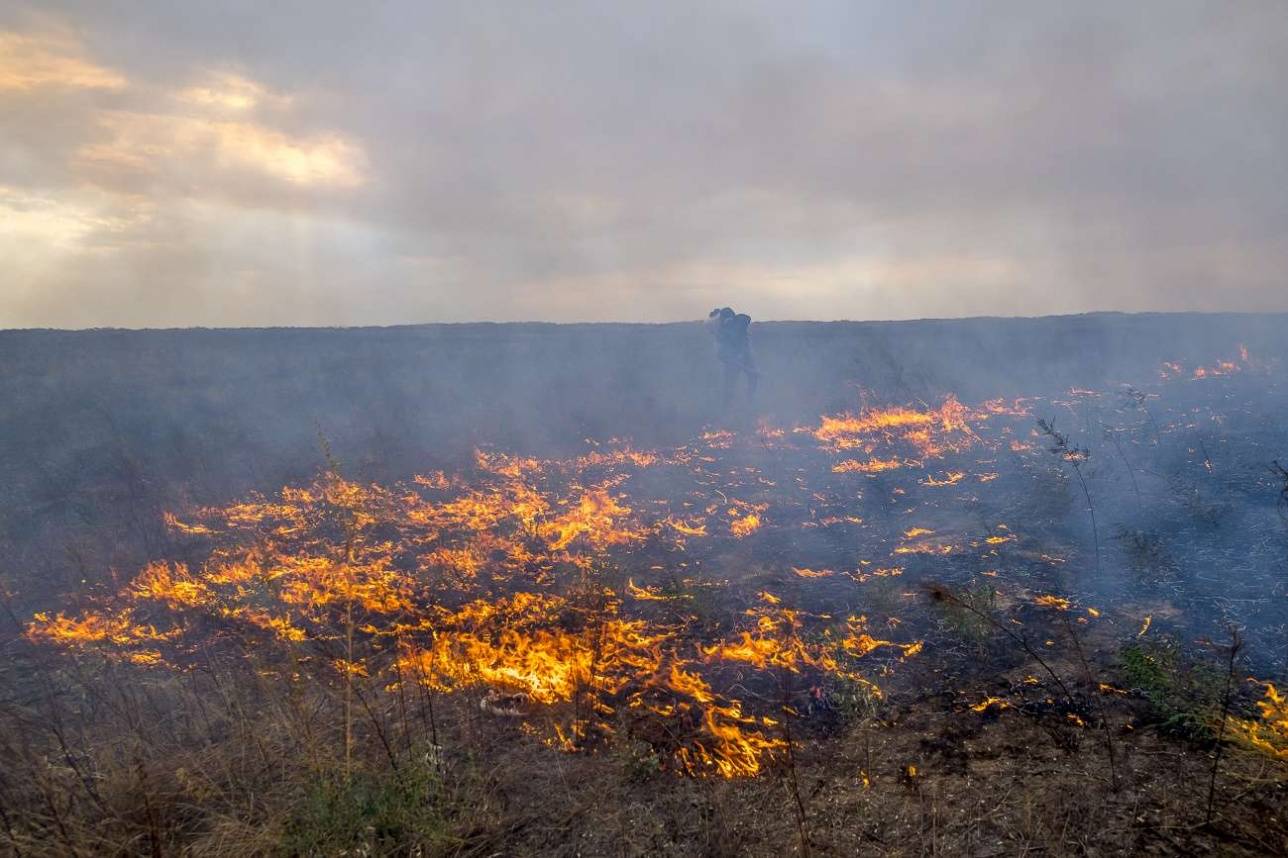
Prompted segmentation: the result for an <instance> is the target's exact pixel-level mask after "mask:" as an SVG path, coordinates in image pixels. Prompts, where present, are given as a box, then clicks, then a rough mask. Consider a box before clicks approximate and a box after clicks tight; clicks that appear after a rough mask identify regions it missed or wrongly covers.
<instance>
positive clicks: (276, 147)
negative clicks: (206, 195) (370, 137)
mask: <svg viewBox="0 0 1288 858" xmlns="http://www.w3.org/2000/svg"><path fill="white" fill-rule="evenodd" d="M98 124H99V127H100V129H101V131H102V132H103V133H104V134H105V136H106V137H107V139H106V140H105V141H103V142H96V143H90V144H87V145H85V146H83V147H81V149H80V151H79V152H78V154H77V166H78V167H79V168H80V169H83V170H86V171H89V172H90V173H95V172H98V173H100V174H101V173H102V172H104V171H107V172H121V171H124V172H131V173H138V174H156V173H162V172H173V171H176V170H186V171H189V172H194V173H202V172H208V171H211V170H212V169H213V171H214V172H216V173H220V172H225V173H227V172H249V173H257V174H260V175H263V176H267V177H270V178H273V179H277V180H279V181H282V182H286V183H289V184H291V185H299V186H309V187H324V188H353V187H357V186H359V185H361V184H362V183H363V176H364V171H365V160H366V158H365V154H364V152H363V150H362V147H361V146H359V145H358V144H356V143H354V142H352V141H350V140H348V139H346V138H344V137H342V136H340V135H338V134H330V133H328V134H317V135H312V136H308V137H292V136H290V135H288V134H285V133H283V132H281V131H276V130H274V129H271V128H267V127H264V126H262V125H258V124H255V123H252V122H239V121H232V120H211V119H207V118H204V117H202V116H187V115H180V114H161V113H137V112H132V111H104V112H103V113H101V114H100V115H99V117H98Z"/></svg>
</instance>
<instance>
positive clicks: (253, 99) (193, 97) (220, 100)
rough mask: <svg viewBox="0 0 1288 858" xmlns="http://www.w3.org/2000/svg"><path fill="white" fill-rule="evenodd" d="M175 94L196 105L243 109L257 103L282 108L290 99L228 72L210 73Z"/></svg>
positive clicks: (227, 109) (251, 108) (233, 110)
mask: <svg viewBox="0 0 1288 858" xmlns="http://www.w3.org/2000/svg"><path fill="white" fill-rule="evenodd" d="M175 98H177V99H178V100H179V101H181V102H183V103H185V104H191V105H196V106H198V107H203V108H209V109H215V110H222V111H227V112H230V113H244V112H247V111H250V110H254V109H255V108H256V107H258V106H260V105H269V106H272V107H274V108H285V107H288V106H289V105H290V103H291V99H290V97H289V96H284V95H281V94H279V93H275V92H271V91H270V90H269V89H268V88H267V87H265V86H263V85H262V84H260V83H257V82H256V81H253V80H250V79H249V78H245V77H242V76H241V75H239V74H234V73H232V72H217V73H213V74H210V75H208V76H207V77H206V79H205V80H203V82H202V83H200V84H196V85H193V86H188V87H184V88H183V89H181V90H179V91H178V92H176V93H175Z"/></svg>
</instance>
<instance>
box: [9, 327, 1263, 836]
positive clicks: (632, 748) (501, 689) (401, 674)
mask: <svg viewBox="0 0 1288 858" xmlns="http://www.w3.org/2000/svg"><path fill="white" fill-rule="evenodd" d="M1286 325H1288V318H1285V317H1282V316H1279V317H1276V316H1260V317H1243V316H1115V315H1097V316H1082V317H1064V318H1048V319H1028V320H1025V319H1016V320H998V319H978V320H963V321H956V322H929V321H928V322H907V323H884V324H878V323H867V324H851V323H828V324H814V323H775V324H765V325H757V326H756V327H755V329H754V331H753V338H754V342H755V347H756V351H757V358H758V360H759V363H760V365H761V368H762V370H763V372H764V379H763V383H762V386H761V390H760V393H759V395H758V398H757V399H756V401H754V402H750V403H749V402H745V401H738V402H736V403H735V404H734V405H733V406H732V407H730V408H729V409H724V408H722V407H721V404H720V391H719V383H718V380H717V375H718V368H717V367H716V366H713V363H714V361H713V357H712V355H711V350H710V344H709V343H708V342H707V341H706V339H705V335H704V333H703V331H702V330H701V328H700V327H699V326H697V325H666V326H642V325H641V326H631V325H602V326H544V325H517V326H489V325H477V326H476V325H471V326H446V327H432V326H431V327H423V328H394V329H344V330H333V331H322V330H262V331H155V332H123V331H93V332H80V333H70V332H40V331H29V332H4V333H0V367H3V370H4V376H3V382H2V384H3V386H4V389H3V391H0V392H2V393H3V394H4V397H5V401H6V403H8V405H7V407H6V409H5V411H4V413H3V415H0V455H2V456H3V463H4V464H3V467H4V476H5V481H4V486H3V489H2V491H3V494H0V547H3V549H4V552H3V555H0V557H2V559H0V576H2V577H0V583H2V584H3V588H4V597H5V598H4V606H5V610H6V614H7V619H5V620H4V622H5V623H6V624H7V627H6V628H5V629H4V632H3V634H4V638H3V646H4V648H5V659H4V662H3V666H2V667H0V742H2V743H3V747H4V753H5V757H6V759H7V760H9V761H11V764H10V765H9V766H7V767H6V768H5V769H4V771H3V772H0V809H3V815H2V816H0V844H2V846H3V849H6V850H8V852H10V853H12V854H15V855H65V854H80V855H99V854H119V855H133V854H146V855H169V854H200V855H223V854H237V855H246V854H288V855H290V854H295V855H340V854H345V855H383V854H407V855H437V854H444V855H511V854H519V855H538V854H540V855H551V854H553V855H668V854H670V855H692V854H706V855H744V854H765V855H770V854H784V853H787V854H797V855H806V854H812V855H831V854H836V855H851V854H889V855H922V854H927V855H1010V854H1017V855H1019V854H1029V853H1042V854H1051V855H1064V854H1142V853H1145V854H1175V855H1190V854H1195V853H1200V852H1205V851H1218V852H1221V853H1222V854H1247V855H1263V854H1274V853H1278V852H1283V851H1286V850H1288V817H1285V812H1284V808H1285V807H1288V702H1285V699H1284V698H1283V697H1282V696H1281V694H1282V692H1281V691H1280V689H1282V688H1283V687H1284V681H1285V675H1286V673H1288V471H1285V469H1284V468H1285V467H1288V425H1285V422H1284V415H1285V414H1288V385H1286V384H1285V382H1286V381H1288V369H1286V367H1288V364H1286V363H1285V361H1288V339H1286V338H1285V337H1284V336H1283V331H1284V330H1285V326H1286Z"/></svg>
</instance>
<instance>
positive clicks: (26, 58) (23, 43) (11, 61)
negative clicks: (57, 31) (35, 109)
mask: <svg viewBox="0 0 1288 858" xmlns="http://www.w3.org/2000/svg"><path fill="white" fill-rule="evenodd" d="M125 86H126V79H125V78H124V77H123V76H122V75H121V74H119V73H118V72H115V71H113V70H111V69H108V68H104V67H102V66H99V65H95V64H94V63H93V62H91V61H90V60H89V59H87V58H86V57H85V56H84V54H83V51H82V47H81V45H80V44H79V43H78V42H76V41H75V40H74V39H71V38H68V37H58V36H51V35H29V34H23V33H12V32H10V33H4V32H0V91H5V90H17V91H24V92H25V91H30V90H36V89H50V88H52V89H101V90H119V89H123V88H124V87H125Z"/></svg>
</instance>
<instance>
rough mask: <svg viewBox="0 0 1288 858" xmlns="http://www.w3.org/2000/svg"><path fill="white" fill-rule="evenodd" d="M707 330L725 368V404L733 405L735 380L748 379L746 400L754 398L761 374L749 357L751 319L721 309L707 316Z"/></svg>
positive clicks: (728, 308) (731, 310)
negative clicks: (712, 338) (713, 339)
mask: <svg viewBox="0 0 1288 858" xmlns="http://www.w3.org/2000/svg"><path fill="white" fill-rule="evenodd" d="M707 327H708V328H709V329H710V331H711V335H712V336H713V337H715V341H716V357H718V358H719V359H720V363H721V364H722V365H723V367H724V404H725V407H728V406H729V405H730V403H732V402H733V397H734V394H735V392H736V390H737V387H738V379H739V378H740V377H742V376H745V377H746V379H747V399H748V400H750V399H751V398H752V397H754V396H755V395H756V385H757V383H758V382H759V381H760V373H759V372H758V371H757V370H756V362H755V360H753V359H752V356H751V337H750V331H749V329H750V327H751V316H748V315H747V314H746V313H735V312H734V311H733V309H732V308H730V307H720V308H718V309H715V310H712V311H711V312H710V313H709V314H707Z"/></svg>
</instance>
